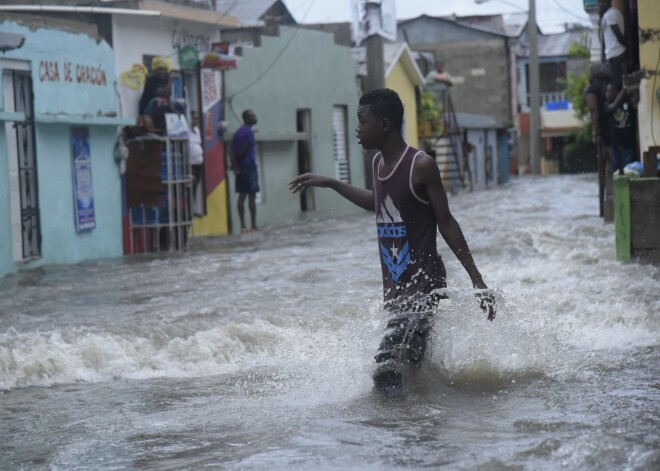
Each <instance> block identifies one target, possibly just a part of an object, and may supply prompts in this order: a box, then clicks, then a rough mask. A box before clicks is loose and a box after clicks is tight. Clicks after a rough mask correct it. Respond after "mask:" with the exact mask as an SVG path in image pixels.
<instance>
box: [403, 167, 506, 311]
mask: <svg viewBox="0 0 660 471" xmlns="http://www.w3.org/2000/svg"><path fill="white" fill-rule="evenodd" d="M413 186H414V187H415V190H416V191H419V193H420V196H423V197H425V198H427V199H428V201H429V202H430V204H431V208H433V213H434V214H435V218H436V221H437V223H438V230H439V231H440V234H441V235H442V238H443V239H445V242H446V243H447V245H448V246H449V248H450V249H451V251H452V252H454V254H455V255H456V258H458V261H459V262H461V265H463V268H465V271H467V273H468V275H469V276H470V280H472V286H473V287H474V288H476V289H481V290H487V289H488V286H486V283H485V282H484V280H483V278H482V276H481V273H480V272H479V270H478V269H477V265H476V264H475V263H474V259H473V258H472V253H471V252H470V248H469V247H468V244H467V241H466V240H465V236H464V235H463V231H462V230H461V226H460V225H459V224H458V221H456V219H454V216H452V214H451V212H450V211H449V204H448V202H447V193H446V192H445V189H444V187H443V186H442V179H441V178H440V170H439V169H438V165H437V164H436V163H435V161H434V160H433V159H432V158H430V157H428V156H424V157H421V158H418V159H417V160H416V162H415V168H414V171H413ZM477 297H478V298H479V300H480V302H481V309H482V310H483V311H484V312H485V313H486V314H487V318H488V320H489V321H492V320H493V319H495V298H494V295H493V294H492V293H491V292H490V291H487V292H481V293H479V294H478V295H477Z"/></svg>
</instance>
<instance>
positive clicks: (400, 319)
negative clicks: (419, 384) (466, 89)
mask: <svg viewBox="0 0 660 471" xmlns="http://www.w3.org/2000/svg"><path fill="white" fill-rule="evenodd" d="M402 120H403V104H402V103H401V99H400V98H399V95H397V93H396V92H394V91H393V90H390V89H377V90H371V91H369V92H367V93H365V94H364V95H362V97H361V98H360V102H359V108H358V121H359V125H358V128H357V130H356V134H357V138H358V141H359V143H360V144H361V145H362V147H364V148H365V149H378V150H379V152H378V153H377V154H376V156H375V157H374V159H373V162H372V170H373V182H374V188H373V190H367V189H363V188H358V187H355V186H352V185H349V184H347V183H344V182H341V181H339V180H336V179H334V178H330V177H326V176H322V175H316V174H313V173H306V174H304V175H300V176H298V177H296V178H294V179H293V180H291V181H290V182H289V189H290V190H291V191H292V192H293V193H297V192H300V191H304V190H305V189H307V188H310V187H321V188H331V189H333V190H335V191H336V192H337V193H339V194H340V195H341V196H343V197H344V198H346V199H347V200H348V201H350V202H352V203H353V204H355V205H357V206H359V207H360V208H363V209H366V210H368V211H375V212H376V229H377V234H378V247H379V253H380V261H381V271H382V279H383V296H384V306H385V310H386V312H387V315H388V323H387V327H386V331H385V335H384V337H383V339H382V341H381V344H380V346H379V348H378V352H377V354H376V357H375V360H376V370H375V372H374V377H373V378H374V385H375V387H376V388H377V390H378V391H380V392H381V393H383V394H384V395H386V396H392V395H400V394H403V392H404V391H405V383H404V375H405V374H406V372H407V370H408V367H409V366H413V367H418V366H420V364H421V362H422V359H423V358H424V353H425V350H426V345H427V342H428V337H429V335H430V332H431V328H432V327H433V321H432V317H433V314H434V311H435V310H436V309H437V307H438V302H439V300H440V299H442V298H443V297H445V295H444V293H443V292H442V289H443V288H445V287H446V286H447V282H446V273H445V265H444V263H443V261H442V258H441V257H440V254H438V251H437V246H436V234H437V231H438V230H439V231H440V234H441V235H442V237H443V238H444V240H445V242H447V245H448V246H449V248H450V249H451V250H452V252H454V254H455V255H456V257H457V258H458V260H459V261H460V262H461V264H462V265H463V267H464V268H465V270H466V271H467V273H468V275H469V277H470V279H471V281H472V285H473V287H474V288H475V289H477V290H478V291H476V292H475V294H476V295H477V296H478V297H479V298H480V301H481V308H482V309H483V310H484V312H486V313H487V318H488V319H489V320H493V319H494V318H495V300H494V295H493V293H492V292H490V291H488V287H487V286H486V283H484V280H483V278H482V277H481V273H479V270H478V269H477V266H476V265H475V263H474V260H473V258H472V254H471V252H470V249H469V248H468V245H467V242H466V241H465V237H464V236H463V232H462V230H461V228H460V226H459V224H458V222H457V221H456V219H454V217H453V216H452V214H451V212H450V211H449V206H448V202H447V194H446V193H445V190H444V188H443V185H442V180H441V178H440V170H439V169H438V165H437V163H436V162H435V160H434V159H433V158H431V157H430V156H428V155H427V154H426V153H424V152H422V151H420V150H417V149H414V148H413V147H411V146H409V145H408V144H406V142H405V141H404V139H403V136H402V135H401V123H402Z"/></svg>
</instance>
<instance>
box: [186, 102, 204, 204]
mask: <svg viewBox="0 0 660 471" xmlns="http://www.w3.org/2000/svg"><path fill="white" fill-rule="evenodd" d="M188 145H189V148H190V167H191V168H192V175H193V202H194V201H196V200H197V189H198V188H199V182H201V181H202V175H203V174H204V147H203V146H202V135H201V133H200V131H199V113H197V111H194V110H193V111H191V112H190V136H189V137H188ZM195 216H201V214H200V213H198V212H195Z"/></svg>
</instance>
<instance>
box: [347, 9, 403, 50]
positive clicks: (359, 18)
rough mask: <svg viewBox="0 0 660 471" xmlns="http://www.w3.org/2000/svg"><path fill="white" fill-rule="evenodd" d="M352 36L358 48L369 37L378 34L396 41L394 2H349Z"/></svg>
mask: <svg viewBox="0 0 660 471" xmlns="http://www.w3.org/2000/svg"><path fill="white" fill-rule="evenodd" d="M351 13H352V16H353V23H352V36H353V42H354V43H355V45H357V46H359V45H360V44H361V43H362V41H364V40H365V39H366V38H368V37H369V36H372V35H374V34H378V35H380V36H382V37H383V38H385V39H388V40H390V41H396V29H397V22H396V5H395V3H394V0H351Z"/></svg>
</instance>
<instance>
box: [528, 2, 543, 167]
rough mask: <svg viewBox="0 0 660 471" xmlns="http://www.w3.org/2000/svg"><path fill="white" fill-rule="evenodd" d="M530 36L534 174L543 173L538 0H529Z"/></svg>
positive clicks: (531, 141)
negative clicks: (537, 21) (537, 29)
mask: <svg viewBox="0 0 660 471" xmlns="http://www.w3.org/2000/svg"><path fill="white" fill-rule="evenodd" d="M527 33H528V36H529V111H530V130H529V155H530V159H531V166H532V174H533V175H538V174H540V173H541V136H540V127H541V96H540V95H541V93H540V85H539V48H538V41H537V31H536V0H529V18H528V19H527Z"/></svg>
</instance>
